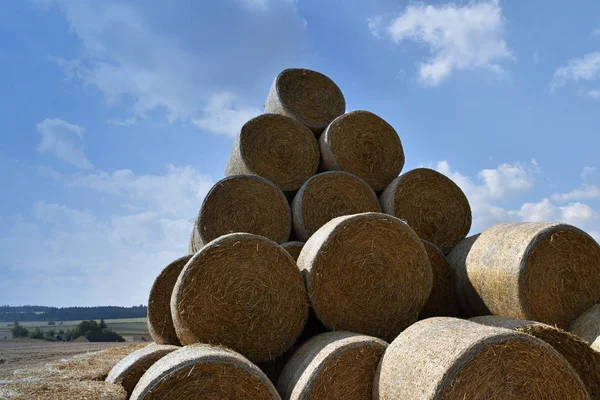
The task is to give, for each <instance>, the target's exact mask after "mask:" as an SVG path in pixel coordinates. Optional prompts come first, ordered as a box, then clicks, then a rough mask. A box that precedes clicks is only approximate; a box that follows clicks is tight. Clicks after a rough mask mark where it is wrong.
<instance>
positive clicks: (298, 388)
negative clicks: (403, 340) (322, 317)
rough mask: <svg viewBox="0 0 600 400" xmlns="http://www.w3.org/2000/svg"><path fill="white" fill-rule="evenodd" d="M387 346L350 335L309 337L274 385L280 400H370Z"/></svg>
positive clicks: (345, 333) (328, 334)
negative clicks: (379, 365)
mask: <svg viewBox="0 0 600 400" xmlns="http://www.w3.org/2000/svg"><path fill="white" fill-rule="evenodd" d="M386 347H387V343H386V342H384V341H383V340H379V339H377V338H374V337H371V336H364V335H358V334H355V333H350V332H327V333H322V334H320V335H318V336H315V337H313V338H312V339H310V340H309V341H308V342H306V343H305V344H303V345H302V346H301V347H300V348H299V349H298V350H296V351H295V352H294V355H293V356H292V358H291V359H290V360H289V361H288V362H287V364H286V365H285V368H284V369H283V372H282V373H281V375H280V377H279V380H278V382H277V389H278V390H279V393H280V394H281V398H282V399H284V400H304V399H314V400H317V399H319V400H321V399H322V400H326V399H332V400H335V399H345V400H371V398H372V392H373V380H374V377H375V371H376V369H377V365H378V364H379V360H380V359H381V356H382V355H383V353H384V351H385V349H386Z"/></svg>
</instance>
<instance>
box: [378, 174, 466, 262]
mask: <svg viewBox="0 0 600 400" xmlns="http://www.w3.org/2000/svg"><path fill="white" fill-rule="evenodd" d="M379 199H380V202H381V208H382V209H383V211H384V212H385V213H387V214H390V215H394V216H396V217H398V218H401V219H404V220H406V222H408V224H409V225H410V226H411V228H413V229H414V230H415V232H417V235H419V237H421V238H422V239H425V240H427V241H429V242H431V243H433V244H434V245H435V246H436V247H438V248H439V249H440V250H442V252H443V253H444V254H448V252H449V251H450V250H452V248H453V247H454V246H455V245H456V244H457V243H458V242H459V241H461V240H462V239H464V238H465V237H466V236H467V233H469V230H470V229H471V206H470V205H469V201H468V200H467V197H466V196H465V194H464V193H463V191H462V190H461V189H460V188H459V187H458V185H456V184H455V183H454V182H453V181H452V180H451V179H450V178H448V177H446V176H445V175H443V174H440V173H439V172H437V171H434V170H432V169H428V168H417V169H413V170H412V171H408V172H406V173H404V174H402V175H401V176H399V177H398V178H396V179H394V180H393V181H392V183H390V184H389V186H388V187H387V188H386V189H385V190H384V191H383V193H382V194H381V196H380V198H379Z"/></svg>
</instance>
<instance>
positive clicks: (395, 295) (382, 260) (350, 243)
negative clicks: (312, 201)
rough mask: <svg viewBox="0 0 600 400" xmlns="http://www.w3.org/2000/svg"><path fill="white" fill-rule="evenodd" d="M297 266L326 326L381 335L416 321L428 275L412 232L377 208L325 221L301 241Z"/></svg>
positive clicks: (389, 336)
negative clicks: (374, 211) (319, 227)
mask: <svg viewBox="0 0 600 400" xmlns="http://www.w3.org/2000/svg"><path fill="white" fill-rule="evenodd" d="M298 267H300V269H301V270H302V272H303V274H304V277H305V279H306V283H307V287H308V293H309V296H310V300H311V304H312V306H313V309H314V311H315V314H316V316H317V317H318V318H319V320H321V322H323V324H324V325H325V326H326V327H327V328H329V329H332V330H343V331H351V332H356V333H362V334H365V335H370V336H375V337H378V338H381V339H383V340H391V339H393V338H394V337H396V335H398V333H400V332H401V331H402V330H403V329H405V328H406V327H407V326H409V325H410V324H412V323H413V322H415V321H416V319H417V316H418V314H419V312H420V311H421V309H422V308H423V306H424V305H425V303H426V301H427V299H428V298H429V294H430V292H431V286H432V279H433V278H432V272H431V266H430V264H429V259H428V258H427V252H426V251H425V247H424V246H423V243H422V242H421V240H420V239H419V238H418V237H417V235H416V234H415V232H414V231H413V230H412V229H411V228H410V227H409V226H408V225H406V224H405V223H404V222H402V221H400V220H399V219H398V218H395V217H392V216H390V215H386V214H381V213H363V214H356V215H349V216H344V217H338V218H335V219H333V220H331V221H330V222H328V223H327V224H325V225H324V226H323V227H322V228H321V229H319V230H318V231H317V232H316V233H315V234H314V235H313V236H311V238H310V239H309V240H308V242H306V244H305V245H304V248H303V249H302V252H301V253H300V257H298Z"/></svg>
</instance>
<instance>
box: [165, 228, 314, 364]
mask: <svg viewBox="0 0 600 400" xmlns="http://www.w3.org/2000/svg"><path fill="white" fill-rule="evenodd" d="M171 314H172V316H173V324H174V326H175V331H176V332H177V337H178V338H179V340H180V341H181V343H182V344H183V345H189V344H193V343H197V342H202V343H211V344H218V345H223V346H226V347H229V348H231V349H233V350H235V351H238V352H240V353H241V354H243V355H244V356H246V357H248V358H249V359H250V360H252V361H253V362H261V361H266V360H271V359H273V358H275V357H277V356H278V355H279V354H281V353H283V352H284V351H285V350H287V349H289V348H290V347H291V346H292V344H293V343H294V341H295V340H296V338H297V337H298V335H300V333H301V332H302V329H303V328H304V324H305V323H306V319H307V315H308V299H307V295H306V289H305V287H304V282H303V280H302V276H301V274H300V271H299V269H298V267H297V266H296V263H295V262H294V260H293V259H292V257H291V256H290V255H289V254H288V253H287V252H286V251H285V250H284V249H283V248H281V246H279V245H277V244H276V243H275V242H273V241H271V240H269V239H266V238H264V237H262V236H258V235H252V234H248V233H233V234H229V235H225V236H221V237H220V238H219V239H216V240H213V241H212V242H210V243H209V244H207V245H206V246H204V247H203V248H202V250H200V251H199V252H198V253H196V254H195V255H194V256H193V257H192V258H191V259H190V261H189V262H188V263H187V264H186V265H185V267H184V269H183V270H182V271H181V273H180V274H179V278H178V279H177V283H176V284H175V288H174V289H173V295H172V297H171Z"/></svg>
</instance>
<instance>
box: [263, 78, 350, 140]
mask: <svg viewBox="0 0 600 400" xmlns="http://www.w3.org/2000/svg"><path fill="white" fill-rule="evenodd" d="M344 111H346V101H345V100H344V95H343V94H342V91H341V90H340V88H339V87H338V86H337V85H336V84H335V83H334V82H333V81H332V80H331V79H329V78H328V77H326V76H325V75H323V74H321V73H319V72H316V71H311V70H309V69H302V68H290V69H285V70H283V71H281V72H280V73H279V75H277V77H276V78H275V80H274V81H273V84H272V85H271V89H270V90H269V95H268V96H267V101H266V102H265V113H273V114H280V115H286V116H288V117H291V118H294V119H295V120H297V121H299V122H301V123H303V124H304V125H306V126H307V127H308V128H310V130H312V131H313V132H314V133H315V134H317V135H318V134H320V133H321V132H323V129H325V128H326V127H327V125H329V123H330V122H331V121H333V120H334V119H335V118H337V117H338V116H340V115H342V114H343V113H344Z"/></svg>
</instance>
